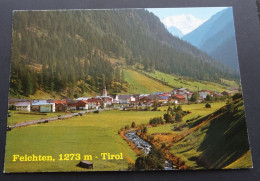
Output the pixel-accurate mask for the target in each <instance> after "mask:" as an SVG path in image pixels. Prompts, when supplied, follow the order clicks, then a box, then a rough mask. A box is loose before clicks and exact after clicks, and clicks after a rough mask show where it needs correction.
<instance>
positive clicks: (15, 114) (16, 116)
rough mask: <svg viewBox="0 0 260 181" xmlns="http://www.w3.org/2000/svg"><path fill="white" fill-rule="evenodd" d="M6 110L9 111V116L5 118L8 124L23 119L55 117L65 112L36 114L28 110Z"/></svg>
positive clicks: (19, 121) (22, 120)
mask: <svg viewBox="0 0 260 181" xmlns="http://www.w3.org/2000/svg"><path fill="white" fill-rule="evenodd" d="M8 112H10V113H11V117H8V119H7V125H8V126H10V125H14V124H17V123H21V122H25V121H33V120H39V119H45V118H50V117H56V116H58V115H64V114H65V113H64V112H54V113H45V114H46V115H40V114H38V115H37V114H28V112H22V111H12V110H8ZM19 113H25V114H19Z"/></svg>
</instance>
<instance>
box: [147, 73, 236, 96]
mask: <svg viewBox="0 0 260 181" xmlns="http://www.w3.org/2000/svg"><path fill="white" fill-rule="evenodd" d="M142 72H143V73H145V74H147V75H149V76H151V77H153V78H155V79H157V80H160V81H164V82H167V83H168V84H169V85H171V86H174V87H178V88H181V87H185V88H188V89H190V90H191V91H198V90H203V89H206V90H211V91H218V92H223V91H225V90H227V88H228V87H231V86H232V87H238V84H237V83H236V82H235V81H228V80H225V79H221V82H222V84H218V83H214V82H207V81H195V80H194V81H192V80H188V79H186V78H185V77H180V76H176V75H172V74H166V73H163V72H159V71H155V72H154V73H152V72H145V71H142Z"/></svg>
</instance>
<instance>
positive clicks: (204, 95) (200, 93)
mask: <svg viewBox="0 0 260 181" xmlns="http://www.w3.org/2000/svg"><path fill="white" fill-rule="evenodd" d="M207 95H212V92H211V91H209V90H201V91H199V96H200V97H203V98H204V99H205V98H206V97H207Z"/></svg>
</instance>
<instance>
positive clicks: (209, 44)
mask: <svg viewBox="0 0 260 181" xmlns="http://www.w3.org/2000/svg"><path fill="white" fill-rule="evenodd" d="M182 39H183V40H185V41H187V42H189V43H191V44H192V45H194V46H196V47H197V48H199V49H200V50H202V51H204V52H206V53H208V54H209V55H210V56H212V57H213V58H215V59H217V60H219V61H220V62H222V63H224V64H226V65H229V66H231V67H233V68H235V69H238V67H239V66H238V57H237V48H236V39H235V28H234V21H233V13H232V8H227V9H224V10H222V11H220V12H218V13H216V14H215V15H214V16H212V17H211V18H210V19H209V20H208V21H206V22H205V23H204V24H202V25H201V26H199V27H198V28H197V29H195V30H194V31H192V32H191V33H189V34H187V35H185V36H183V37H182Z"/></svg>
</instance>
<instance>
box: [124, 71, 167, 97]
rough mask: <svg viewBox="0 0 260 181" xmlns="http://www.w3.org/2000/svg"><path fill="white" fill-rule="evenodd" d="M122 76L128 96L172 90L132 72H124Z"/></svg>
mask: <svg viewBox="0 0 260 181" xmlns="http://www.w3.org/2000/svg"><path fill="white" fill-rule="evenodd" d="M124 75H125V81H126V82H127V83H128V88H127V93H128V94H148V93H149V94H153V93H154V92H162V91H164V92H167V91H170V90H171V89H172V88H171V87H169V86H166V85H163V84H161V83H160V82H158V81H155V80H153V79H150V78H148V77H146V76H144V75H142V74H140V73H138V72H136V71H134V70H129V69H128V70H124Z"/></svg>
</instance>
